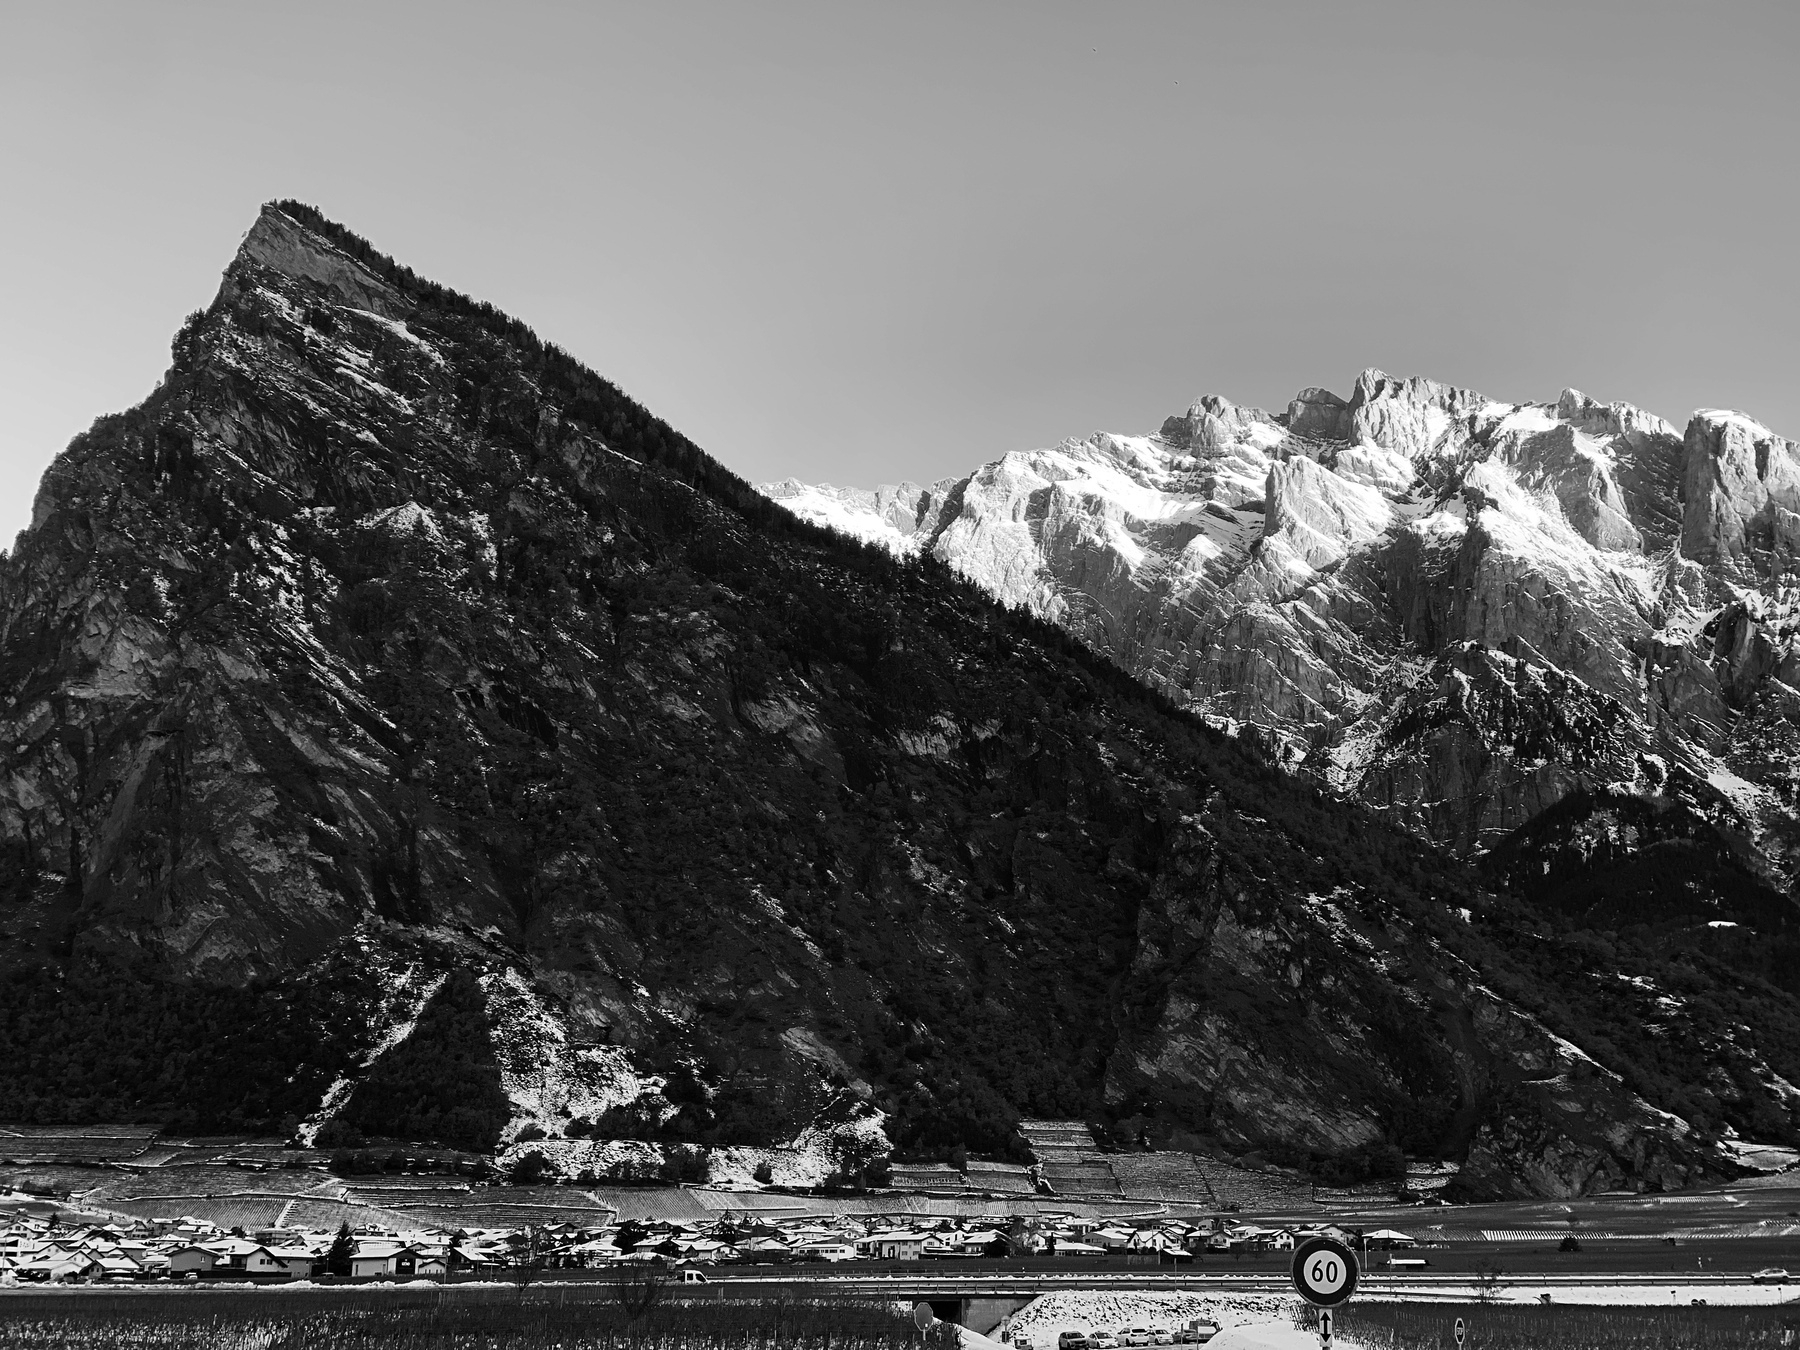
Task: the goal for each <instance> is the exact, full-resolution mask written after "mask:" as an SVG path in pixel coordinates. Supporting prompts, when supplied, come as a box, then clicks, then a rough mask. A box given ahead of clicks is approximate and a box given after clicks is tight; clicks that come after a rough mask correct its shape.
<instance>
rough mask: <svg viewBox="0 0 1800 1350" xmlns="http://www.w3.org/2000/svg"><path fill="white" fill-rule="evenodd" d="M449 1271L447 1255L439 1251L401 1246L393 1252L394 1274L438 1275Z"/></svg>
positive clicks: (446, 1273)
mask: <svg viewBox="0 0 1800 1350" xmlns="http://www.w3.org/2000/svg"><path fill="white" fill-rule="evenodd" d="M449 1273H450V1258H449V1255H448V1254H447V1253H445V1252H441V1251H433V1250H422V1249H420V1248H418V1247H402V1248H401V1249H400V1250H399V1251H397V1252H395V1253H394V1274H396V1275H427V1276H434V1277H435V1276H438V1275H448V1274H449Z"/></svg>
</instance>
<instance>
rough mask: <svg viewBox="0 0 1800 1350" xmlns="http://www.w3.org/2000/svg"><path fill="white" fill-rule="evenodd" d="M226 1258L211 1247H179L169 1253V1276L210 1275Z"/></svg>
mask: <svg viewBox="0 0 1800 1350" xmlns="http://www.w3.org/2000/svg"><path fill="white" fill-rule="evenodd" d="M224 1259H225V1258H224V1257H223V1256H222V1255H220V1254H219V1253H218V1252H216V1251H214V1250H213V1249H212V1248H211V1247H199V1246H187V1247H177V1248H176V1249H175V1250H174V1251H172V1252H170V1253H169V1274H171V1275H188V1274H194V1273H197V1274H201V1275H209V1274H211V1273H212V1271H213V1268H214V1267H216V1266H217V1265H218V1264H219V1262H220V1261H222V1260H224Z"/></svg>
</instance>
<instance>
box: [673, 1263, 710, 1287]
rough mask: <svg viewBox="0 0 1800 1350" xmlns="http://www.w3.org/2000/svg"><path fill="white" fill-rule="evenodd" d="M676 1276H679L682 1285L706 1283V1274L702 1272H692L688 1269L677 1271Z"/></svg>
mask: <svg viewBox="0 0 1800 1350" xmlns="http://www.w3.org/2000/svg"><path fill="white" fill-rule="evenodd" d="M677 1274H679V1275H680V1277H681V1283H682V1284H705V1283H706V1273H705V1272H704V1271H699V1270H694V1269H692V1268H691V1267H690V1268H688V1269H686V1270H682V1271H678V1272H677Z"/></svg>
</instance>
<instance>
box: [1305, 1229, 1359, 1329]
mask: <svg viewBox="0 0 1800 1350" xmlns="http://www.w3.org/2000/svg"><path fill="white" fill-rule="evenodd" d="M1288 1273H1289V1275H1290V1276H1291V1277H1292V1278H1293V1281H1294V1290H1295V1292H1297V1293H1298V1294H1299V1295H1300V1297H1301V1298H1303V1299H1305V1300H1306V1301H1307V1302H1308V1303H1310V1304H1312V1305H1313V1307H1315V1308H1318V1309H1320V1312H1319V1350H1331V1321H1332V1318H1331V1310H1332V1309H1333V1308H1335V1307H1337V1306H1338V1305H1339V1304H1340V1303H1342V1302H1344V1301H1345V1300H1346V1299H1348V1298H1349V1297H1350V1295H1352V1294H1354V1293H1355V1292H1356V1279H1357V1276H1358V1275H1359V1274H1360V1273H1361V1272H1360V1271H1359V1270H1358V1268H1357V1264H1356V1253H1354V1252H1352V1251H1351V1250H1350V1249H1349V1248H1348V1247H1346V1246H1345V1245H1344V1244H1343V1243H1341V1242H1339V1241H1338V1240H1337V1239H1336V1238H1328V1237H1315V1238H1308V1239H1307V1240H1306V1241H1305V1242H1302V1243H1301V1244H1300V1245H1299V1246H1298V1247H1296V1248H1294V1264H1293V1265H1292V1267H1290V1268H1289V1272H1288Z"/></svg>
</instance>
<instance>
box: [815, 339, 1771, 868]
mask: <svg viewBox="0 0 1800 1350" xmlns="http://www.w3.org/2000/svg"><path fill="white" fill-rule="evenodd" d="M786 500H787V502H788V504H790V505H791V506H793V507H794V508H795V509H798V510H801V511H802V512H807V513H810V514H811V515H812V516H813V517H814V518H819V519H823V516H822V514H821V513H820V512H818V511H817V510H816V509H813V507H812V505H811V503H810V502H809V501H808V499H806V498H805V497H804V496H803V495H800V494H799V492H798V490H797V489H792V488H790V489H789V490H788V494H787V497H786ZM909 501H914V502H917V503H919V504H920V505H921V509H922V515H921V518H920V521H919V523H918V524H917V525H916V526H915V527H913V528H912V529H910V530H908V531H905V532H903V533H901V534H896V535H894V536H891V537H889V538H888V541H887V542H889V544H890V546H897V547H900V548H903V549H908V550H916V551H924V552H928V553H930V554H931V555H932V556H934V557H937V558H939V559H942V560H943V561H946V562H948V563H949V564H950V565H951V566H952V567H954V568H955V569H957V570H958V571H960V572H961V573H963V574H964V575H965V576H968V577H970V578H971V579H973V580H975V581H977V582H978V583H979V584H980V585H982V586H983V587H984V588H985V589H987V590H988V591H990V592H991V593H993V594H994V595H996V596H999V597H1001V598H1002V599H1004V600H1007V601H1009V602H1011V603H1015V604H1023V605H1026V606H1028V607H1029V608H1031V609H1032V610H1033V611H1034V612H1036V613H1038V614H1041V615H1043V616H1044V617H1046V618H1049V619H1052V620H1054V621H1055V622H1057V623H1059V624H1061V625H1062V626H1064V627H1065V628H1067V629H1068V630H1069V631H1070V632H1072V633H1074V634H1075V635H1076V636H1078V637H1079V638H1081V640H1082V641H1084V642H1086V643H1087V644H1089V645H1090V646H1092V647H1093V648H1094V649H1095V650H1097V651H1100V652H1103V653H1105V654H1106V655H1108V656H1109V657H1111V658H1112V659H1113V660H1115V661H1116V662H1118V663H1119V664H1120V665H1121V666H1123V667H1124V668H1125V669H1127V670H1129V671H1131V672H1132V673H1133V674H1135V675H1137V676H1138V677H1139V678H1141V679H1143V680H1145V681H1147V682H1148V683H1150V684H1152V685H1153V686H1155V687H1157V688H1159V689H1161V690H1163V691H1164V692H1166V693H1168V694H1169V695H1170V696H1171V697H1172V698H1174V699H1175V700H1176V701H1177V702H1179V703H1181V704H1182V705H1183V706H1186V707H1189V708H1192V709H1194V710H1195V711H1197V712H1199V713H1201V714H1202V715H1203V716H1206V717H1207V718H1209V719H1211V720H1213V721H1214V722H1215V723H1216V724H1218V725H1221V726H1228V727H1232V728H1236V729H1239V730H1241V731H1243V732H1244V733H1246V734H1249V735H1251V736H1253V737H1255V738H1256V739H1257V740H1259V742H1260V743H1262V744H1264V745H1265V746H1267V747H1268V748H1269V749H1270V751H1271V752H1272V753H1273V754H1274V755H1275V756H1276V757H1277V758H1278V759H1279V760H1280V761H1281V762H1282V763H1284V764H1285V765H1287V766H1288V767H1289V768H1290V769H1291V770H1292V771H1294V772H1295V773H1296V774H1298V775H1300V776H1301V777H1303V778H1306V779H1309V780H1311V781H1313V782H1316V783H1319V784H1320V785H1322V786H1326V787H1328V788H1330V789H1331V790H1332V791H1334V792H1338V793H1342V794H1344V795H1345V796H1346V797H1348V798H1350V799H1352V800H1355V801H1358V802H1360V803H1362V804H1364V805H1365V806H1367V807H1369V808H1371V809H1372V810H1375V811H1378V812H1380V813H1381V814H1383V815H1384V816H1386V817H1387V818H1389V819H1391V820H1393V821H1394V822H1396V823H1397V824H1399V825H1401V826H1403V827H1404V828H1406V829H1408V830H1410V831H1412V832H1414V833H1416V834H1418V835H1420V836H1422V837H1424V838H1427V839H1430V840H1432V841H1434V842H1437V843H1439V844H1442V845H1445V846H1447V847H1449V848H1451V849H1453V850H1454V851H1456V852H1458V853H1460V854H1463V855H1464V856H1470V857H1475V856H1480V855H1482V854H1484V853H1485V852H1487V851H1488V850H1491V849H1493V848H1495V847H1497V846H1498V845H1500V844H1501V842H1502V841H1504V840H1506V839H1508V838H1509V837H1510V836H1512V835H1513V834H1514V833H1515V832H1516V831H1518V830H1520V829H1522V828H1524V827H1526V826H1528V825H1529V824H1530V823H1531V822H1532V821H1534V820H1536V819H1537V818H1538V817H1539V816H1540V815H1541V814H1542V813H1543V812H1544V811H1546V810H1547V809H1549V808H1550V807H1552V806H1554V805H1555V804H1557V803H1559V802H1562V801H1564V800H1566V799H1568V798H1570V797H1571V795H1579V794H1592V793H1595V792H1601V793H1607V794H1612V795H1614V796H1620V795H1624V796H1636V797H1640V798H1644V799H1657V800H1669V801H1675V802H1679V803H1681V804H1683V805H1684V806H1685V807H1689V808H1692V809H1693V810H1695V811H1697V812H1699V813H1701V814H1702V815H1704V816H1705V817H1706V818H1707V819H1708V820H1710V821H1711V822H1713V825H1714V827H1715V828H1717V829H1718V830H1719V831H1721V832H1722V834H1723V836H1724V837H1726V838H1727V839H1728V840H1729V841H1730V845H1731V847H1730V848H1729V849H1728V850H1727V851H1728V852H1730V853H1731V854H1732V855H1733V856H1734V857H1735V858H1736V859H1737V860H1738V862H1739V863H1740V864H1741V865H1742V866H1745V867H1748V868H1749V869H1751V871H1752V872H1753V873H1754V874H1755V875H1756V876H1757V877H1759V878H1761V880H1762V881H1763V882H1765V883H1766V884H1767V885H1769V886H1770V887H1772V888H1773V889H1774V890H1776V891H1779V892H1784V893H1791V891H1792V888H1793V883H1794V880H1795V870H1796V867H1797V866H1800V857H1796V855H1795V852H1794V839H1795V835H1794V808H1795V803H1796V800H1797V797H1796V793H1797V791H1800V777H1797V772H1796V763H1797V762H1800V759H1797V755H1800V741H1797V740H1796V737H1795V733H1794V730H1793V727H1794V718H1793V714H1794V712H1795V710H1796V705H1795V703H1794V699H1795V693H1794V690H1795V688H1796V684H1795V681H1794V676H1795V672H1796V671H1797V670H1800V648H1796V645H1795V631H1796V627H1797V625H1796V621H1795V617H1794V613H1793V611H1794V605H1795V597H1796V594H1797V593H1796V592H1795V590H1794V585H1793V578H1792V567H1793V564H1792V555H1793V553H1794V550H1795V547H1796V544H1797V543H1800V515H1796V508H1797V507H1800V458H1797V456H1796V450H1795V446H1794V445H1793V443H1792V442H1790V441H1787V440H1784V439H1782V438H1780V437H1778V436H1775V435H1773V434H1772V433H1771V432H1769V431H1768V430H1767V429H1766V428H1764V427H1762V426H1760V425H1759V424H1757V423H1756V422H1754V421H1752V420H1751V419H1749V418H1748V417H1745V416H1743V415H1742V414H1738V413H1731V412H1721V411H1714V410H1703V411H1701V412H1698V413H1696V414H1694V416H1693V418H1692V419H1691V420H1690V422H1689V424H1688V426H1687V428H1686V431H1685V433H1683V432H1682V431H1679V430H1678V429H1677V428H1675V427H1673V426H1671V425H1670V424H1669V423H1666V422H1664V421H1662V420H1661V419H1659V418H1657V417H1654V416H1652V415H1650V414H1648V413H1645V412H1643V411H1641V410H1639V409H1637V408H1633V407H1631V406H1630V405H1628V404H1622V403H1612V404H1599V403H1596V402H1595V401H1593V400H1592V399H1589V398H1587V397H1585V396H1584V395H1582V394H1580V393H1578V392H1576V391H1574V390H1565V391H1564V392H1563V394H1562V395H1561V397H1560V398H1558V399H1557V400H1556V402H1554V403H1547V404H1510V403H1502V402H1498V401H1495V400H1492V399H1489V398H1486V397H1484V396H1482V395H1480V394H1477V393H1475V392H1473V391H1471V390H1467V389H1456V388H1452V387H1450V386H1447V385H1442V384H1437V383H1435V382H1433V381H1429V380H1422V379H1410V380H1396V379H1393V378H1391V377H1389V376H1386V375H1383V374H1381V373H1380V372H1378V371H1365V372H1364V373H1363V374H1362V375H1361V376H1360V377H1358V379H1357V381H1356V384H1355V387H1354V389H1353V390H1352V392H1351V394H1350V396H1349V397H1348V398H1347V399H1345V398H1339V397H1338V396H1336V395H1334V394H1332V393H1330V392H1328V391H1326V390H1323V389H1307V390H1304V391H1302V392H1301V393H1300V394H1299V395H1298V396H1297V397H1296V398H1295V399H1294V401H1293V402H1292V403H1291V404H1290V405H1289V406H1288V409H1287V410H1286V412H1284V413H1280V414H1271V413H1268V412H1265V411H1263V410H1261V409H1257V408H1240V407H1235V406H1233V405H1232V404H1230V403H1229V402H1227V401H1225V400H1224V399H1221V398H1218V397H1216V396H1208V397H1207V398H1203V399H1201V400H1200V401H1199V402H1197V403H1195V404H1194V406H1193V407H1192V408H1190V409H1189V410H1188V411H1187V412H1186V413H1185V414H1183V415H1180V416H1177V417H1171V418H1169V419H1168V420H1167V421H1166V422H1164V423H1163V426H1162V428H1161V430H1160V432H1159V433H1158V434H1156V435H1154V436H1140V437H1132V436H1115V435H1108V434H1099V435H1095V436H1093V437H1090V438H1088V439H1086V440H1078V441H1069V442H1065V443H1064V444H1062V445H1060V446H1057V447H1055V448H1054V449H1050V450H1041V451H1033V452H1030V453H1012V454H1007V455H1005V456H1003V457H1002V458H1000V459H998V460H996V461H994V462H993V463H991V464H988V465H985V466H983V467H982V468H980V469H979V470H977V471H976V472H975V473H974V474H972V475H971V476H970V477H969V478H967V479H966V480H963V481H962V482H961V483H954V482H953V483H950V484H947V485H940V486H939V487H938V488H937V489H934V491H933V493H932V494H930V497H929V500H925V499H923V498H920V497H917V496H916V495H915V497H912V498H909ZM933 504H935V505H936V510H935V514H933V513H932V510H931V508H932V506H933Z"/></svg>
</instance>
